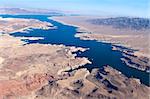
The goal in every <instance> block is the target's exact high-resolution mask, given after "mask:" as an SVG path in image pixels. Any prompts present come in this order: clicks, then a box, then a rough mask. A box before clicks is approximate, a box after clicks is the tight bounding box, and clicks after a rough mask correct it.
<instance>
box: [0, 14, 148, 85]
mask: <svg viewBox="0 0 150 99" xmlns="http://www.w3.org/2000/svg"><path fill="white" fill-rule="evenodd" d="M0 16H2V17H13V18H27V19H29V18H32V19H38V20H41V21H47V22H50V23H52V24H53V25H54V26H57V27H58V28H57V29H53V30H51V29H50V30H42V29H32V30H29V31H28V32H29V33H20V32H16V33H13V34H11V35H12V36H15V37H22V36H23V37H43V38H44V39H40V40H26V41H27V42H28V44H32V43H40V44H63V45H66V46H76V47H83V48H89V50H87V51H85V52H82V53H79V52H77V56H79V57H87V58H88V59H89V60H90V61H91V62H92V64H87V65H85V66H84V68H87V69H89V70H91V69H93V68H100V67H102V66H104V65H110V66H111V67H113V68H115V69H117V70H119V71H120V72H122V73H123V74H124V75H126V76H127V77H135V78H138V79H140V80H141V82H142V83H143V84H145V85H148V86H150V84H149V73H146V72H143V71H139V70H137V69H134V68H131V67H128V66H127V65H126V64H125V63H123V62H122V61H121V59H120V58H122V57H123V56H122V54H121V52H120V51H112V45H111V44H109V43H102V42H97V41H95V40H80V39H79V38H76V37H74V35H75V33H76V32H77V31H76V29H77V27H74V26H68V25H64V24H61V23H59V22H56V21H53V20H50V19H48V17H49V16H44V15H0Z"/></svg>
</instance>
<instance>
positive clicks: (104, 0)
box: [0, 0, 150, 17]
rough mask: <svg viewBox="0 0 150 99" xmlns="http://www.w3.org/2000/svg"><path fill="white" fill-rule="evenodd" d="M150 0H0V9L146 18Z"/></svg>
mask: <svg viewBox="0 0 150 99" xmlns="http://www.w3.org/2000/svg"><path fill="white" fill-rule="evenodd" d="M149 1H150V0H0V7H16V8H46V9H56V10H65V11H74V12H77V13H82V14H91V15H93V14H96V15H104V14H106V15H126V16H142V17H146V16H148V9H149V6H150V4H149V3H150V2H149Z"/></svg>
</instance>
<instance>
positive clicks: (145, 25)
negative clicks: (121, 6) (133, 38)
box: [87, 17, 150, 30]
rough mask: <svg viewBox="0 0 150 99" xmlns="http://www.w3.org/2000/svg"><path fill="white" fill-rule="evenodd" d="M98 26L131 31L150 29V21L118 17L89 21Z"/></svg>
mask: <svg viewBox="0 0 150 99" xmlns="http://www.w3.org/2000/svg"><path fill="white" fill-rule="evenodd" d="M87 21H89V22H90V23H92V24H96V25H108V26H112V27H114V28H130V29H136V30H141V29H150V19H147V18H129V17H116V18H104V19H103V18H102V19H91V20H87Z"/></svg>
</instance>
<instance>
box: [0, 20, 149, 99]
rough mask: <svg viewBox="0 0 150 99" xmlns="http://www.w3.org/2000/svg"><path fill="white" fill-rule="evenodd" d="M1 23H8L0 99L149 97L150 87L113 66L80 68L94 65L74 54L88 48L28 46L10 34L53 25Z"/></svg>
mask: <svg viewBox="0 0 150 99" xmlns="http://www.w3.org/2000/svg"><path fill="white" fill-rule="evenodd" d="M2 20H7V22H1V26H3V28H0V31H2V32H1V34H0V99H126V98H128V99H129V98H130V99H148V98H149V91H150V89H149V87H148V86H145V85H143V84H141V83H140V81H139V80H138V79H135V78H127V77H126V76H124V75H123V74H121V73H120V72H119V71H117V70H115V69H113V68H111V67H110V66H104V67H103V68H96V69H93V70H92V72H89V71H88V70H87V69H86V68H81V67H82V66H84V65H85V64H91V62H90V61H89V60H88V59H87V58H86V57H77V56H76V54H75V52H77V51H80V52H84V51H86V50H88V49H87V48H80V47H77V48H76V47H73V46H70V47H68V46H64V45H50V44H26V43H25V42H23V41H22V40H21V39H23V38H16V37H13V36H10V35H9V34H10V33H13V32H14V31H15V32H16V31H20V30H21V31H26V30H27V29H28V28H31V27H32V28H39V29H53V25H51V23H45V22H41V21H38V20H34V21H36V22H35V24H31V22H32V21H33V20H30V19H29V20H28V19H16V18H14V19H13V18H12V19H11V20H8V19H5V18H4V19H2ZM14 20H15V21H14ZM11 23H12V24H11ZM23 23H24V24H26V25H23ZM21 25H22V26H23V27H22V28H20V26H21ZM49 25H51V28H49ZM7 26H9V27H7ZM14 26H15V27H17V26H18V27H19V29H18V28H13V27H14ZM24 39H27V38H24ZM29 39H38V38H34V37H32V38H29ZM39 39H41V38H39Z"/></svg>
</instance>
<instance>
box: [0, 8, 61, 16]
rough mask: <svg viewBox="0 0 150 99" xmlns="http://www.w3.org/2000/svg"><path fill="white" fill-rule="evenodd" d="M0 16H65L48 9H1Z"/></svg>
mask: <svg viewBox="0 0 150 99" xmlns="http://www.w3.org/2000/svg"><path fill="white" fill-rule="evenodd" d="M0 14H21V15H24V14H32V15H64V14H63V12H61V11H57V10H47V9H32V10H31V9H24V8H0Z"/></svg>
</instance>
